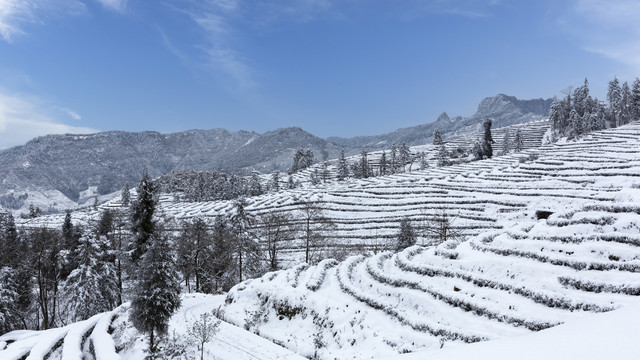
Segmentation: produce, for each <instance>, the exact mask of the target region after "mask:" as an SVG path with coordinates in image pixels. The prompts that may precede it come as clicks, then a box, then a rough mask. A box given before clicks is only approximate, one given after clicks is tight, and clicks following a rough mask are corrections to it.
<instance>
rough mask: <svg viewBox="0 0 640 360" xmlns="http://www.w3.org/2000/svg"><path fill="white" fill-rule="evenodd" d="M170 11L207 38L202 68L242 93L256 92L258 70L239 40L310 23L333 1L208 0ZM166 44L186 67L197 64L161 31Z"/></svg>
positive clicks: (176, 5) (202, 47) (179, 3)
mask: <svg viewBox="0 0 640 360" xmlns="http://www.w3.org/2000/svg"><path fill="white" fill-rule="evenodd" d="M167 4H168V5H169V7H170V8H172V9H174V10H176V11H177V12H179V13H182V14H185V15H187V16H188V17H189V18H190V19H191V20H192V21H193V23H194V24H195V25H196V26H197V28H198V29H200V31H201V32H202V34H203V41H202V42H201V43H200V44H198V45H197V46H196V47H197V48H199V49H200V50H201V54H202V55H204V56H205V60H204V61H203V62H200V64H199V65H198V66H200V67H204V68H206V69H207V70H209V71H212V72H215V73H218V74H224V75H225V76H227V77H228V78H230V79H232V80H233V82H234V83H235V85H236V86H237V87H238V88H239V89H241V90H247V89H252V88H255V87H256V86H257V85H258V83H257V81H256V73H257V70H256V69H254V68H253V67H252V66H251V59H250V58H247V57H246V56H245V55H244V54H243V52H242V51H241V50H240V48H241V47H240V46H238V42H239V39H240V38H242V36H243V35H246V33H247V32H254V31H261V30H262V29H263V27H264V26H268V25H269V24H273V23H274V22H277V21H281V20H284V19H286V20H293V21H299V22H308V21H311V20H313V19H314V18H315V16H316V15H317V14H319V13H321V12H325V11H327V10H329V9H331V8H332V6H333V4H332V1H330V0H270V1H246V0H206V1H201V2H192V1H189V2H186V5H185V2H183V1H177V2H176V1H174V2H170V3H167ZM161 36H162V38H163V42H164V44H165V45H166V46H167V48H168V49H169V51H171V52H172V53H174V54H175V55H176V56H178V57H179V58H180V59H181V61H182V62H183V63H184V64H191V65H193V64H196V63H197V62H196V61H193V59H189V56H187V53H188V51H184V50H181V48H180V47H179V46H177V45H176V43H174V42H172V41H171V40H170V38H169V36H168V34H167V33H165V32H164V31H162V30H161Z"/></svg>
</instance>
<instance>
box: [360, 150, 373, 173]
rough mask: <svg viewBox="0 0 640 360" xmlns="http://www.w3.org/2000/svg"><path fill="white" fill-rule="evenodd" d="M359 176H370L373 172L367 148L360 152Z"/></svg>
mask: <svg viewBox="0 0 640 360" xmlns="http://www.w3.org/2000/svg"><path fill="white" fill-rule="evenodd" d="M358 172H359V173H358V177H360V178H365V179H366V178H368V177H369V176H370V175H371V174H370V171H369V159H368V154H367V150H362V152H361V153H360V164H359V166H358Z"/></svg>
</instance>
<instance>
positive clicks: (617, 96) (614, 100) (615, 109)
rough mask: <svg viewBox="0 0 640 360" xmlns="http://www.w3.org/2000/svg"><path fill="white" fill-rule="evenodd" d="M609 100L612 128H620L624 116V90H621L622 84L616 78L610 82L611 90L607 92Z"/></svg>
mask: <svg viewBox="0 0 640 360" xmlns="http://www.w3.org/2000/svg"><path fill="white" fill-rule="evenodd" d="M607 100H608V101H609V109H610V114H611V117H610V121H611V124H610V127H618V126H620V125H621V124H620V118H621V115H622V111H621V110H622V89H621V88H620V82H619V81H618V78H616V77H614V78H613V80H611V81H609V89H608V91H607Z"/></svg>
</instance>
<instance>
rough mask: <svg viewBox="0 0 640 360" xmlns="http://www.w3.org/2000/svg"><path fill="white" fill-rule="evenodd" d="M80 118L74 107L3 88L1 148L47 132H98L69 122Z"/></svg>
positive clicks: (0, 109)
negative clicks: (61, 106) (18, 93)
mask: <svg viewBox="0 0 640 360" xmlns="http://www.w3.org/2000/svg"><path fill="white" fill-rule="evenodd" d="M80 118H81V117H80V115H78V114H77V113H76V112H74V111H72V110H69V109H66V108H59V107H56V106H52V105H49V104H47V103H46V102H44V101H42V100H41V99H38V98H36V97H30V96H25V95H16V94H11V93H8V92H6V91H3V90H0V149H2V148H8V147H12V146H16V145H21V144H24V143H25V142H27V141H28V140H30V139H32V138H34V137H37V136H42V135H47V134H66V133H74V134H87V133H94V132H96V131H97V130H95V129H91V128H88V127H82V126H73V125H68V124H66V123H65V122H68V121H69V120H70V119H73V120H79V119H80Z"/></svg>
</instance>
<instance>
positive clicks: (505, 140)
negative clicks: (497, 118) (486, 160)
mask: <svg viewBox="0 0 640 360" xmlns="http://www.w3.org/2000/svg"><path fill="white" fill-rule="evenodd" d="M509 135H510V134H509V129H506V130H505V132H504V136H503V137H502V151H500V155H507V154H508V153H509V151H510V150H511V137H510V136H509Z"/></svg>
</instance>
